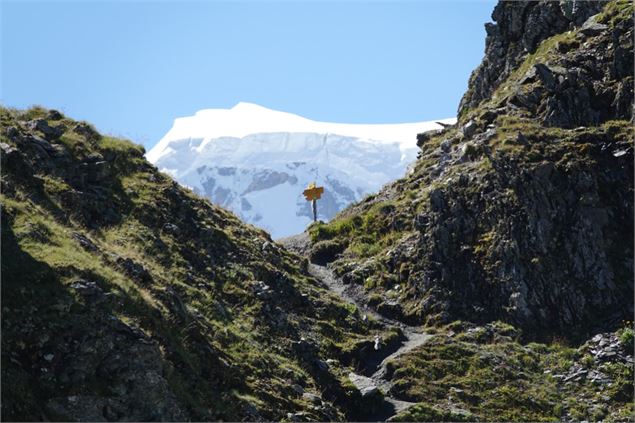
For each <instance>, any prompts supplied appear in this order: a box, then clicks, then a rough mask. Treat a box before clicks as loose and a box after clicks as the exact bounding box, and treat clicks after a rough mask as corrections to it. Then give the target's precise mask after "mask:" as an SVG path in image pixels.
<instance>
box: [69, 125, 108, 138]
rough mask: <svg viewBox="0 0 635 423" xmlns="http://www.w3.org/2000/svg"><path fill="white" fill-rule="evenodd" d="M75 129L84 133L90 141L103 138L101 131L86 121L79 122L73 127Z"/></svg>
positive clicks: (81, 133) (79, 132) (78, 132)
mask: <svg viewBox="0 0 635 423" xmlns="http://www.w3.org/2000/svg"><path fill="white" fill-rule="evenodd" d="M73 131H74V132H76V133H77V134H79V135H82V136H83V137H85V138H86V139H87V140H89V141H97V140H99V139H101V135H100V134H99V132H97V131H96V130H95V128H93V126H92V125H90V124H88V123H86V122H79V123H77V124H76V125H75V126H74V127H73Z"/></svg>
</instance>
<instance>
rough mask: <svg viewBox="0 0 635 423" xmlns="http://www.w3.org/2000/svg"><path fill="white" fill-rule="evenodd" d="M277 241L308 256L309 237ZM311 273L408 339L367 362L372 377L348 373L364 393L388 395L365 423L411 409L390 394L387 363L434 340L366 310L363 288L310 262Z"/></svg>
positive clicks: (413, 328) (344, 297)
mask: <svg viewBox="0 0 635 423" xmlns="http://www.w3.org/2000/svg"><path fill="white" fill-rule="evenodd" d="M278 242H280V243H281V244H283V245H284V246H285V247H286V248H288V249H290V250H292V251H295V252H298V253H300V254H302V255H306V252H307V249H308V243H309V240H308V236H307V234H299V235H295V236H293V237H289V238H285V239H281V240H278ZM308 270H309V273H310V274H311V275H313V276H314V277H315V278H316V279H318V280H320V281H321V282H322V283H324V285H326V286H327V287H328V288H329V289H330V290H331V291H333V292H335V293H336V294H337V295H339V296H340V297H341V298H342V299H343V300H344V301H346V302H348V303H351V304H354V305H355V306H357V308H358V309H359V311H360V312H361V313H363V314H366V315H368V316H372V317H373V318H374V319H375V320H377V321H379V322H380V323H381V324H382V325H383V326H384V327H385V328H386V329H389V328H391V327H398V328H400V329H401V331H402V332H403V334H404V336H405V340H404V341H403V343H402V344H401V346H400V347H399V348H398V349H397V350H396V351H394V352H392V353H391V354H389V355H387V356H386V357H384V359H383V360H382V361H381V362H379V363H368V364H370V365H371V366H372V367H371V371H372V374H371V375H370V376H365V375H360V374H357V373H353V372H351V373H350V374H349V379H350V380H351V382H353V384H354V385H355V386H356V387H357V389H359V391H360V392H361V393H362V394H364V393H369V392H372V391H373V390H376V389H380V390H381V391H383V392H384V394H385V397H384V404H382V407H381V408H380V410H379V411H378V412H377V413H375V414H373V415H370V416H368V417H367V418H366V419H365V420H367V421H386V420H388V419H389V418H390V417H392V416H394V415H396V414H398V413H400V412H401V411H403V410H406V409H407V408H408V407H411V406H413V405H414V404H415V403H412V402H407V401H401V400H399V399H397V398H394V397H393V396H391V394H390V393H389V391H390V388H391V387H392V382H391V381H390V380H389V379H388V378H387V377H386V363H388V362H389V361H390V360H392V359H394V358H396V357H399V356H400V355H402V354H405V353H407V352H408V351H411V350H413V349H414V348H416V347H418V346H420V345H422V344H423V343H425V342H426V341H427V340H428V339H429V338H430V337H431V335H430V334H427V333H425V332H423V331H422V330H421V329H420V328H417V327H414V326H408V325H406V324H404V323H402V322H399V321H397V320H393V319H390V318H387V317H386V316H382V315H380V314H379V313H377V312H376V311H375V310H373V309H371V308H369V307H367V306H366V305H365V303H364V297H365V293H364V290H363V288H362V287H360V286H358V285H346V284H344V283H343V282H342V280H341V279H340V278H338V277H337V276H336V275H335V274H334V273H333V272H332V271H331V270H330V269H328V268H327V267H325V266H320V265H317V264H313V263H311V264H309V268H308ZM368 373H370V372H367V374H368Z"/></svg>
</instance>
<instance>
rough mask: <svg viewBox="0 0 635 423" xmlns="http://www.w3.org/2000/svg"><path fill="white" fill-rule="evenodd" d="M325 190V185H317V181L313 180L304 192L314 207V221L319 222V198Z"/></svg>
mask: <svg viewBox="0 0 635 423" xmlns="http://www.w3.org/2000/svg"><path fill="white" fill-rule="evenodd" d="M323 192H324V187H316V186H315V182H311V183H310V184H309V186H308V187H307V189H305V190H304V191H303V192H302V194H304V197H305V198H306V201H310V202H311V207H312V208H313V221H314V222H317V200H319V199H320V197H322V193H323Z"/></svg>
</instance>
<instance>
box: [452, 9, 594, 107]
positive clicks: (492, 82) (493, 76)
mask: <svg viewBox="0 0 635 423" xmlns="http://www.w3.org/2000/svg"><path fill="white" fill-rule="evenodd" d="M605 4H606V1H593V2H591V1H576V0H568V1H564V2H553V1H522V2H513V1H512V2H505V1H502V2H499V3H498V4H497V5H496V7H495V8H494V12H493V13H492V20H493V21H494V22H495V23H487V24H485V30H486V32H487V37H486V39H485V57H484V58H483V61H482V62H481V64H480V65H479V66H478V67H477V68H476V69H475V70H474V72H472V75H471V77H470V82H469V87H468V91H467V92H466V93H465V94H464V96H463V98H462V99H461V103H460V104H459V116H461V115H462V114H464V113H465V111H467V110H468V109H471V108H476V107H477V106H478V105H479V104H480V103H481V102H482V101H483V100H485V99H488V98H490V97H491V95H492V94H493V93H494V91H495V90H496V88H498V87H499V86H500V85H501V84H502V83H503V82H504V81H505V80H507V78H509V76H510V75H511V74H512V72H513V71H514V70H515V69H517V68H518V66H519V65H520V64H521V63H522V61H523V60H524V59H525V58H526V57H527V56H528V55H530V54H532V53H534V52H535V51H536V49H537V48H538V46H539V45H540V43H541V42H542V41H544V40H545V39H547V38H549V37H551V36H553V35H556V34H559V33H562V32H564V31H566V30H569V29H572V28H574V27H576V26H580V25H582V24H583V23H584V22H585V21H586V20H587V19H588V18H589V17H590V16H592V15H595V14H596V13H598V12H599V11H600V10H602V8H603V7H604V5H605Z"/></svg>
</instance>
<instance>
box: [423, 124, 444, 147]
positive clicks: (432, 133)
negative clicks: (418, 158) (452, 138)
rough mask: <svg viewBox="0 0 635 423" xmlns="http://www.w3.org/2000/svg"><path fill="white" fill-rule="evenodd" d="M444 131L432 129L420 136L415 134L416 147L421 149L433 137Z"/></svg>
mask: <svg viewBox="0 0 635 423" xmlns="http://www.w3.org/2000/svg"><path fill="white" fill-rule="evenodd" d="M444 131H445V128H444V129H433V130H431V131H426V132H423V133H421V134H417V147H419V148H421V147H422V146H423V145H424V144H425V143H426V142H427V141H429V140H430V139H431V138H432V137H435V136H437V135H439V134H442V133H443V132H444Z"/></svg>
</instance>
